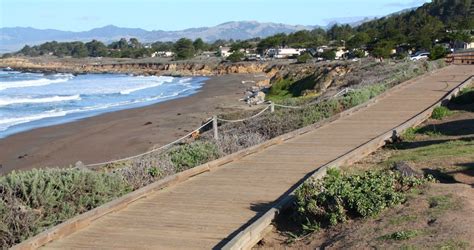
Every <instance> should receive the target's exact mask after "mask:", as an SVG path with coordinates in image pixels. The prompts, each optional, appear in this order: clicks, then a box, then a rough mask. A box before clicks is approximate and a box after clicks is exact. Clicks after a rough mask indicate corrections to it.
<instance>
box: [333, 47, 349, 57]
mask: <svg viewBox="0 0 474 250" xmlns="http://www.w3.org/2000/svg"><path fill="white" fill-rule="evenodd" d="M348 52H349V51H348V50H346V48H344V47H339V48H337V50H336V57H335V59H336V60H340V59H343V58H345V57H346V54H347V53H348Z"/></svg>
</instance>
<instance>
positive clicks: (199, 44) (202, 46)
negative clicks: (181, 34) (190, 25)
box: [193, 38, 208, 51]
mask: <svg viewBox="0 0 474 250" xmlns="http://www.w3.org/2000/svg"><path fill="white" fill-rule="evenodd" d="M193 46H194V49H195V50H196V51H205V50H207V47H208V46H207V44H206V43H205V42H204V41H203V40H202V39H201V38H197V39H196V40H194V42H193Z"/></svg>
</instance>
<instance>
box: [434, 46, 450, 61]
mask: <svg viewBox="0 0 474 250" xmlns="http://www.w3.org/2000/svg"><path fill="white" fill-rule="evenodd" d="M445 56H446V48H444V47H443V46H441V45H436V46H434V47H433V48H432V49H431V50H430V59H431V60H437V59H440V58H444V57H445Z"/></svg>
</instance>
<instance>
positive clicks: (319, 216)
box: [295, 169, 426, 225]
mask: <svg viewBox="0 0 474 250" xmlns="http://www.w3.org/2000/svg"><path fill="white" fill-rule="evenodd" d="M425 182H426V179H417V178H415V177H403V176H401V174H400V173H398V172H392V171H383V172H382V171H368V172H365V173H362V174H355V175H345V174H342V173H341V172H340V171H338V170H335V169H330V170H328V173H327V175H326V176H325V177H324V178H323V179H321V180H317V181H306V182H305V183H304V184H303V185H302V186H301V187H300V188H299V189H297V190H296V192H295V198H296V202H295V210H296V218H297V219H298V221H299V222H300V223H301V224H306V225H315V224H321V225H336V224H337V223H339V222H343V221H345V220H346V219H347V218H349V217H368V216H374V215H377V214H378V213H380V212H381V211H382V210H383V209H385V208H387V207H391V206H394V205H397V204H400V203H402V202H403V201H404V200H405V194H404V191H406V190H408V189H409V188H411V187H413V186H418V185H421V184H423V183H425Z"/></svg>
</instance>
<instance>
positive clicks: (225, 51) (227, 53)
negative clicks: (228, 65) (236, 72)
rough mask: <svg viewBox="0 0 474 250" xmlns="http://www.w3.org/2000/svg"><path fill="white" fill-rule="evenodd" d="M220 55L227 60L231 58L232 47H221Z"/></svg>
mask: <svg viewBox="0 0 474 250" xmlns="http://www.w3.org/2000/svg"><path fill="white" fill-rule="evenodd" d="M219 54H220V55H221V56H222V57H224V58H226V57H228V56H230V54H232V52H231V51H230V47H224V46H220V47H219Z"/></svg>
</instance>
